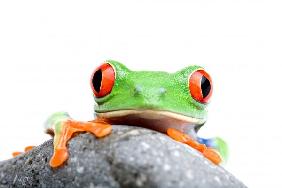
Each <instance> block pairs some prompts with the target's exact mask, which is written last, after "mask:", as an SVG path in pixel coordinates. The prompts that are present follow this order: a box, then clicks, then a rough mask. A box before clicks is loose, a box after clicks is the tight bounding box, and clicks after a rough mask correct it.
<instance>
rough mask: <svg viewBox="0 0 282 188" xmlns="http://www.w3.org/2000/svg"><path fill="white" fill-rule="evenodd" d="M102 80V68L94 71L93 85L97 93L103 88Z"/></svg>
mask: <svg viewBox="0 0 282 188" xmlns="http://www.w3.org/2000/svg"><path fill="white" fill-rule="evenodd" d="M101 81H102V70H101V69H99V70H97V71H96V72H95V73H94V76H93V79H92V85H93V87H94V89H95V91H97V93H99V92H100V88H101V83H102V82H101Z"/></svg>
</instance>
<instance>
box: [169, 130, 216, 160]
mask: <svg viewBox="0 0 282 188" xmlns="http://www.w3.org/2000/svg"><path fill="white" fill-rule="evenodd" d="M167 134H168V136H169V137H171V138H172V139H174V140H176V141H178V142H182V143H184V144H187V145H189V146H191V147H192V148H194V149H196V150H198V151H199V152H201V153H202V154H203V155H204V156H205V157H206V158H208V159H209V160H210V161H212V162H213V163H214V164H219V163H220V162H221V157H220V155H219V154H218V153H217V152H216V151H215V150H214V149H212V148H208V147H206V146H205V145H204V144H200V143H198V142H197V141H196V140H194V139H193V138H192V137H190V136H189V135H187V134H184V133H182V132H180V131H178V130H176V129H173V128H169V129H167Z"/></svg>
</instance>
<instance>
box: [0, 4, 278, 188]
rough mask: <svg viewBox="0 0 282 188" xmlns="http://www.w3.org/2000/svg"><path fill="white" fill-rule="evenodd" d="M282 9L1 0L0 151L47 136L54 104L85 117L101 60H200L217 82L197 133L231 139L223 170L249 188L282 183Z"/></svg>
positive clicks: (173, 65) (156, 64) (139, 64)
mask: <svg viewBox="0 0 282 188" xmlns="http://www.w3.org/2000/svg"><path fill="white" fill-rule="evenodd" d="M102 2H103V3H102ZM281 10H282V5H281V3H279V2H274V1H269V0H268V1H267V0H265V1H260V0H254V1H250V0H244V1H240V0H236V1H227V0H223V1H220V0H218V1H165V0H162V1H152V0H151V1H142V2H141V1H140V2H134V1H130V2H125V1H112V2H108V1H97V2H93V1H83V2H82V1H79V2H78V1H77V2H73V1H44V2H43V1H18V2H16V1H6V2H4V1H1V3H0V89H1V90H0V114H1V115H0V117H1V119H0V127H1V131H0V159H8V158H9V157H10V153H11V152H12V151H15V150H22V149H23V148H24V147H25V146H26V145H39V144H41V143H42V142H43V141H45V140H47V139H48V138H49V136H48V135H45V134H44V133H43V127H42V125H43V122H44V121H45V119H46V118H47V116H48V115H50V114H51V113H52V112H56V111H62V110H63V111H68V112H69V113H70V114H71V115H72V116H73V117H74V118H75V119H78V120H89V119H91V118H92V114H93V104H94V102H93V98H92V93H91V89H90V87H89V78H90V74H91V73H92V71H93V70H94V68H95V67H96V66H98V65H99V64H100V63H101V62H102V61H104V60H106V59H115V60H119V61H121V62H123V63H124V64H126V65H127V66H128V67H129V68H131V69H135V70H164V71H176V70H179V69H181V68H183V67H185V66H187V65H190V64H199V65H202V66H204V67H205V68H206V70H207V71H208V72H209V73H210V74H211V76H212V77H213V81H214V95H213V97H212V102H211V104H210V106H209V120H208V122H207V123H206V125H205V126H204V127H203V128H202V130H201V131H200V135H201V136H204V137H209V136H221V137H223V138H224V139H225V140H227V141H228V143H229V146H230V150H231V152H230V160H229V163H228V164H227V166H226V168H227V169H228V170H229V171H231V172H232V173H233V174H234V175H235V176H236V177H238V178H239V179H240V180H242V181H243V182H244V183H245V184H246V185H248V186H249V187H282V183H281V167H282V162H281V158H282V153H281V143H282V142H281V141H282V139H281V130H282V129H281V116H282V115H281V94H282V93H281V82H282V79H281V66H280V65H281V63H282V55H281V50H282V22H281V20H282V19H281V18H282V11H281ZM279 178H280V179H279Z"/></svg>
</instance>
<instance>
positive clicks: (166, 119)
mask: <svg viewBox="0 0 282 188" xmlns="http://www.w3.org/2000/svg"><path fill="white" fill-rule="evenodd" d="M107 63H109V64H111V65H112V67H113V68H114V70H115V82H114V86H113V88H112V91H111V92H110V94H108V95H107V96H105V97H101V98H97V97H94V99H95V101H96V106H95V115H96V116H97V117H99V118H105V119H107V120H109V122H111V124H126V125H135V126H142V127H147V128H150V129H154V130H157V131H160V132H166V130H167V128H170V127H171V128H176V129H178V130H180V131H182V132H186V133H188V134H190V135H192V136H193V137H194V138H195V139H198V141H199V142H201V143H204V144H206V145H207V146H209V147H214V148H216V149H218V150H219V152H220V153H221V155H222V156H223V158H225V159H226V158H227V146H226V144H225V142H224V141H223V140H222V139H219V138H213V139H201V138H199V137H197V135H196V132H197V130H198V128H200V127H201V126H202V125H203V124H204V123H205V122H206V119H207V110H206V107H207V104H204V103H200V102H198V101H196V100H195V99H194V98H193V97H192V96H191V94H190V90H189V87H188V86H189V82H188V80H189V77H190V76H191V74H192V73H193V72H195V71H197V70H200V69H203V68H202V67H200V66H197V65H193V66H189V67H186V68H184V69H182V70H180V71H178V72H175V73H167V72H157V71H155V72H153V71H131V70H129V69H128V68H126V67H125V66H124V65H123V64H121V63H119V62H117V61H113V60H108V61H107ZM66 118H69V115H68V114H67V113H64V112H62V113H55V114H53V115H52V116H51V117H50V118H49V119H48V120H47V123H46V130H50V129H51V130H53V132H54V134H55V138H58V135H60V133H61V131H60V130H61V126H62V123H60V122H63V121H64V120H65V119H66Z"/></svg>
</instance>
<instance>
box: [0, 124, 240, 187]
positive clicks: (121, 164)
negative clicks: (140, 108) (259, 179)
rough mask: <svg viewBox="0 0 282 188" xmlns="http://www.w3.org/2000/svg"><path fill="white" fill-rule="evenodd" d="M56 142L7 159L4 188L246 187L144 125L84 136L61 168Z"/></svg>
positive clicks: (0, 170)
mask: <svg viewBox="0 0 282 188" xmlns="http://www.w3.org/2000/svg"><path fill="white" fill-rule="evenodd" d="M52 144H53V142H52V140H49V141H47V142H45V143H44V144H42V145H41V146H38V147H36V148H34V149H33V150H31V151H30V152H28V153H26V154H23V155H20V156H18V157H16V158H14V159H10V160H7V161H2V162H1V163H0V187H1V188H2V187H89V188H94V187H95V188H104V187H105V188H106V187H114V188H115V187H116V188H119V187H132V188H134V187H161V188H166V187H173V188H176V187H185V188H188V187H191V188H196V187H197V188H203V187H205V188H209V187H212V188H214V187H220V188H221V187H228V188H232V187H234V188H235V187H236V188H241V187H246V186H245V185H243V184H242V183H241V182H240V181H238V180H237V179H236V178H235V177H234V176H233V175H231V174H230V173H229V172H227V171H226V170H224V169H223V168H222V167H220V166H215V165H213V164H212V163H211V162H210V161H208V160H206V159H205V158H203V157H202V155H201V154H199V153H198V152H197V151H195V150H193V149H191V148H190V147H188V146H186V145H183V144H181V143H178V142H175V141H173V140H172V139H170V138H169V137H168V136H166V135H164V134H161V133H158V132H155V131H152V130H148V129H144V128H140V127H128V126H114V128H113V132H112V134H111V135H110V136H107V137H105V138H102V139H96V138H95V137H94V136H93V135H91V134H88V133H86V134H80V135H79V136H77V137H75V138H74V139H72V140H71V141H70V143H69V151H70V158H69V160H68V161H67V162H66V164H65V165H64V166H62V167H60V168H57V169H52V168H50V167H49V165H48V162H49V159H50V157H51V154H52V151H53V149H52Z"/></svg>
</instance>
